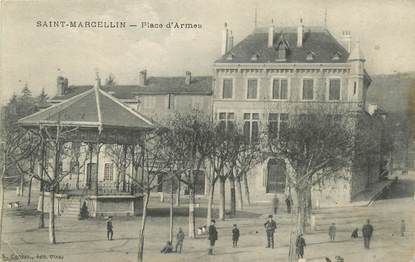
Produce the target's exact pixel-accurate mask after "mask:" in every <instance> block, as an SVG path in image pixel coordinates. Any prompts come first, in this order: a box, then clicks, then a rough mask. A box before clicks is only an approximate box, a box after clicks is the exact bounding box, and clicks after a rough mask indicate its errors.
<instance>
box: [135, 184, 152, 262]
mask: <svg viewBox="0 0 415 262" xmlns="http://www.w3.org/2000/svg"><path fill="white" fill-rule="evenodd" d="M149 199H150V191H147V193H146V194H145V195H144V205H143V216H142V218H141V227H140V230H139V231H138V253H137V262H143V261H144V259H143V255H144V231H145V229H146V220H147V207H148V201H149Z"/></svg>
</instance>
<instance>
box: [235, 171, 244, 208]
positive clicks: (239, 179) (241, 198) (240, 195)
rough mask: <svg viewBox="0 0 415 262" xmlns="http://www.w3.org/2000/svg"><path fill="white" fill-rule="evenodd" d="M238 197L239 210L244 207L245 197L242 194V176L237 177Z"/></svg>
mask: <svg viewBox="0 0 415 262" xmlns="http://www.w3.org/2000/svg"><path fill="white" fill-rule="evenodd" d="M236 199H237V202H236V203H237V207H238V209H239V210H243V209H244V199H243V196H242V184H241V177H240V176H237V177H236Z"/></svg>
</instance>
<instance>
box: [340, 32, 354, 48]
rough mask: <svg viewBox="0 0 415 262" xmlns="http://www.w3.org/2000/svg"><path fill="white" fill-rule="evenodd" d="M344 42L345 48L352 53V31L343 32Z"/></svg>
mask: <svg viewBox="0 0 415 262" xmlns="http://www.w3.org/2000/svg"><path fill="white" fill-rule="evenodd" d="M342 42H343V46H344V48H345V49H346V50H347V52H348V53H350V52H351V50H352V35H351V34H350V31H348V30H345V31H343V32H342Z"/></svg>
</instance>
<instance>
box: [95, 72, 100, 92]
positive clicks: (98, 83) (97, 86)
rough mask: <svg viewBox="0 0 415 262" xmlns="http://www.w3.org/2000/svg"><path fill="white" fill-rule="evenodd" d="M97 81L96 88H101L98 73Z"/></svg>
mask: <svg viewBox="0 0 415 262" xmlns="http://www.w3.org/2000/svg"><path fill="white" fill-rule="evenodd" d="M95 80H96V83H95V87H96V88H101V78H100V77H99V75H98V73H97V78H96V79H95Z"/></svg>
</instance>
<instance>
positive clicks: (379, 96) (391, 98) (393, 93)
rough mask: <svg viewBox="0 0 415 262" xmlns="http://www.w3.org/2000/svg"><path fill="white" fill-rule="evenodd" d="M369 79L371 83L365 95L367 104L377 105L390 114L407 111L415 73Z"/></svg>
mask: <svg viewBox="0 0 415 262" xmlns="http://www.w3.org/2000/svg"><path fill="white" fill-rule="evenodd" d="M370 77H371V78H372V80H373V81H372V84H371V85H370V87H369V91H368V95H367V101H368V102H369V103H373V104H377V105H379V106H380V107H382V108H383V109H385V110H386V111H387V112H390V113H399V112H404V111H406V110H407V108H408V103H409V99H410V95H409V94H410V89H411V88H414V89H415V72H410V73H399V74H388V75H371V76H370ZM412 92H414V91H412Z"/></svg>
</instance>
